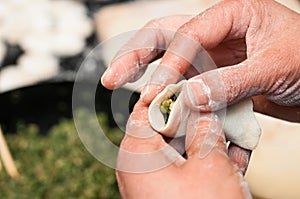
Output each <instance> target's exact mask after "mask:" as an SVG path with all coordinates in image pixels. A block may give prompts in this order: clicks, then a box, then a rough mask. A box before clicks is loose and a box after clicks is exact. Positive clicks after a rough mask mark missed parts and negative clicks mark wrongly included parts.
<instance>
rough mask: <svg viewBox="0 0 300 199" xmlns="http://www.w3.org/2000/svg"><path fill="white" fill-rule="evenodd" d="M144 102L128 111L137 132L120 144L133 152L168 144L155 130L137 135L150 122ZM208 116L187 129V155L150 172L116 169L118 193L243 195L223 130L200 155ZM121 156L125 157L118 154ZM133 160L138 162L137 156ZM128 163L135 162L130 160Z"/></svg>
mask: <svg viewBox="0 0 300 199" xmlns="http://www.w3.org/2000/svg"><path fill="white" fill-rule="evenodd" d="M147 109H148V107H147V105H146V104H144V103H143V102H141V101H140V102H138V104H137V105H136V106H135V108H134V111H133V113H132V114H131V117H130V119H129V120H130V121H132V120H134V121H135V122H136V123H137V124H140V125H141V126H136V132H132V131H131V132H130V134H126V135H125V137H124V139H123V141H122V144H121V148H122V149H123V150H126V151H128V152H133V153H149V152H152V151H157V150H159V149H160V148H162V147H164V146H165V145H167V143H166V142H165V141H164V139H163V138H162V136H161V135H160V134H158V133H157V132H154V131H153V132H149V134H150V135H152V133H154V136H150V137H149V138H139V136H138V135H139V134H138V133H139V129H141V128H144V127H145V126H146V125H150V124H149V122H148V118H147ZM211 122H213V121H210V120H206V121H202V122H199V123H197V130H196V132H195V131H193V130H188V132H187V138H186V152H187V159H186V160H184V161H182V162H181V161H177V162H174V163H173V164H171V165H169V166H167V167H165V168H161V169H159V168H158V170H156V171H152V172H147V173H146V172H145V173H140V174H135V173H133V172H134V171H132V172H122V171H119V170H117V178H118V183H119V189H120V193H121V195H122V197H123V198H130V199H133V198H137V199H139V198H175V199H176V198H191V199H192V198H230V199H234V198H239V199H240V198H245V196H246V193H247V192H246V190H245V189H244V187H243V185H242V183H243V179H242V177H241V176H242V173H241V172H240V171H239V169H238V167H237V166H234V163H233V162H232V161H231V160H230V159H229V157H228V156H227V150H226V145H225V142H224V139H225V138H224V134H222V136H220V137H219V140H218V142H217V144H216V146H215V147H214V148H213V150H212V151H211V153H210V154H209V155H208V156H206V157H205V158H204V159H200V158H199V157H198V154H199V152H200V150H201V149H200V147H199V146H201V143H202V142H203V140H204V137H205V135H206V134H207V133H208V129H209V128H207V127H209V126H210V125H211ZM118 158H119V162H121V161H120V159H123V158H126V157H123V156H122V155H120V156H119V157H118ZM135 163H138V160H136V162H135ZM129 164H134V162H132V161H131V162H130V163H129Z"/></svg>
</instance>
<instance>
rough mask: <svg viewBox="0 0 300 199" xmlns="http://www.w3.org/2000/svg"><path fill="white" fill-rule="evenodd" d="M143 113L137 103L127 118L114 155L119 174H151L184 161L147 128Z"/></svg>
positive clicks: (160, 137) (142, 105) (146, 120)
mask: <svg viewBox="0 0 300 199" xmlns="http://www.w3.org/2000/svg"><path fill="white" fill-rule="evenodd" d="M147 112H148V107H147V106H145V105H144V104H143V103H141V102H140V101H139V102H138V103H137V104H136V106H135V108H134V110H133V112H132V114H131V115H130V118H129V120H128V123H127V126H126V135H125V136H124V138H123V140H122V143H121V146H120V150H119V155H118V161H117V169H118V170H119V171H124V172H130V173H144V172H151V171H155V170H159V169H162V168H165V167H167V166H179V165H181V164H183V162H184V161H185V160H184V158H183V157H182V156H181V155H180V154H179V153H178V152H177V151H176V150H175V149H174V148H173V147H171V146H170V145H168V144H167V143H166V142H165V141H164V139H163V137H162V136H161V135H160V134H158V133H157V132H155V131H154V130H153V129H152V128H151V127H150V124H149V121H148V118H147V115H148V114H147Z"/></svg>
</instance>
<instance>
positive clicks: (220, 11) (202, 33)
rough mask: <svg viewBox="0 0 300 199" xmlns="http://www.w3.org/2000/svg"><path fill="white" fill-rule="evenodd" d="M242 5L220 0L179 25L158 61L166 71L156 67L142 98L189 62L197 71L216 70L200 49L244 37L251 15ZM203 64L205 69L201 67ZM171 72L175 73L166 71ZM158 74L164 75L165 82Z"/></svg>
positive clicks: (146, 99)
mask: <svg viewBox="0 0 300 199" xmlns="http://www.w3.org/2000/svg"><path fill="white" fill-rule="evenodd" d="M244 7H245V5H244V4H243V3H242V1H222V2H221V3H219V4H216V5H215V6H213V7H211V8H210V9H208V10H206V11H204V12H203V13H201V14H199V15H197V16H196V17H194V18H192V19H191V20H190V21H188V22H187V23H185V24H184V25H182V26H181V27H180V28H179V29H178V30H177V32H176V34H175V36H174V38H173V40H172V42H171V43H170V45H169V48H168V50H167V51H166V53H165V54H164V56H163V58H162V60H161V63H160V65H161V67H162V68H166V69H167V70H165V69H159V68H158V69H157V70H156V71H155V72H154V74H153V75H152V78H151V80H150V81H149V83H148V86H147V87H145V88H144V89H143V91H142V99H143V101H144V102H145V103H150V102H151V101H152V99H153V98H154V97H155V96H156V94H157V93H158V92H159V91H161V90H162V89H163V88H164V86H165V85H166V84H170V83H175V82H176V81H177V80H178V77H180V75H181V76H182V75H184V74H185V73H186V72H187V71H188V69H189V67H190V66H191V65H193V66H194V67H200V71H199V72H200V73H201V72H203V71H207V70H211V69H215V68H214V67H213V66H205V65H206V64H207V63H205V62H204V63H203V61H202V59H203V55H202V54H201V52H199V51H202V50H203V49H205V50H210V49H213V48H215V47H216V46H218V45H219V44H220V43H222V42H223V41H226V39H232V38H243V37H244V36H245V34H246V32H247V27H248V26H247V24H249V23H250V16H251V15H250V14H249V9H248V10H247V9H244ZM241 19H242V22H241ZM199 65H200V66H199ZM203 67H206V68H205V69H204V70H203ZM170 71H175V72H173V73H172V74H169V73H170ZM178 73H179V74H180V75H178ZM173 74H176V75H173ZM159 76H164V77H166V79H164V82H161V81H160V79H159ZM157 90H158V91H157Z"/></svg>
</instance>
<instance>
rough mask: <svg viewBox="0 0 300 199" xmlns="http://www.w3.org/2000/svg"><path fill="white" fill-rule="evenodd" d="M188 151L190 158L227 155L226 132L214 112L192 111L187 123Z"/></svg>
mask: <svg viewBox="0 0 300 199" xmlns="http://www.w3.org/2000/svg"><path fill="white" fill-rule="evenodd" d="M186 153H187V156H188V158H192V157H198V158H200V159H203V158H205V157H206V156H207V155H209V154H218V155H219V154H220V153H223V154H225V155H226V140H225V136H224V132H223V129H222V125H221V124H220V122H219V120H218V117H217V116H216V115H215V114H214V113H204V114H203V113H201V115H199V113H198V112H192V113H191V115H190V118H189V121H188V124H187V133H186Z"/></svg>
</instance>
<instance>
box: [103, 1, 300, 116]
mask: <svg viewBox="0 0 300 199" xmlns="http://www.w3.org/2000/svg"><path fill="white" fill-rule="evenodd" d="M299 21H300V16H299V14H298V13H296V12H293V11H292V10H290V9H288V8H286V7H284V6H282V5H281V4H279V3H277V2H275V1H273V0H226V1H222V2H220V3H219V4H217V5H215V6H213V7H211V8H209V9H208V10H206V11H205V12H203V13H200V14H199V15H197V16H170V17H164V18H161V19H156V20H153V21H151V22H149V23H147V24H146V25H145V27H144V28H143V29H141V30H140V31H139V32H138V33H137V35H136V36H135V37H134V38H133V39H132V40H131V41H129V42H128V44H127V46H130V45H132V46H134V47H136V49H137V50H135V51H133V52H130V53H127V54H125V55H124V56H119V57H117V59H115V60H114V61H113V62H112V64H111V66H110V67H109V69H108V70H107V71H106V73H105V74H104V76H103V77H102V83H103V85H104V86H105V87H107V88H109V89H115V88H118V87H120V86H122V85H123V84H125V83H126V82H128V81H131V80H133V79H134V78H135V75H134V73H133V74H131V75H128V76H127V77H126V78H122V79H120V78H119V77H118V76H115V75H114V74H116V72H118V73H119V74H123V75H124V76H126V74H128V71H132V69H133V67H136V63H144V64H146V63H150V62H152V61H154V60H155V59H157V58H159V57H161V56H163V57H162V61H161V67H158V68H157V70H156V72H155V73H154V75H152V78H151V80H150V83H149V85H150V86H149V87H146V88H144V90H143V93H142V99H143V101H144V102H145V103H150V102H151V101H152V99H153V98H154V97H155V96H156V95H157V94H158V93H159V92H160V91H161V90H162V89H163V88H164V87H165V86H166V84H169V83H175V82H176V81H177V78H178V76H176V75H172V74H168V75H166V77H167V79H165V80H164V84H163V85H159V86H158V84H159V80H158V79H156V78H157V77H158V74H160V75H161V74H162V73H163V72H164V69H162V68H163V67H170V68H172V70H175V71H178V72H179V73H181V74H186V73H187V72H188V71H189V67H190V63H189V62H187V61H185V60H184V59H182V58H180V57H177V56H176V55H174V54H172V52H171V50H168V51H167V52H162V51H161V50H153V51H149V50H145V49H141V48H143V45H145V44H147V45H148V46H149V45H151V46H152V47H153V48H154V49H155V48H156V47H157V48H158V47H160V46H169V49H172V50H174V49H177V48H180V47H181V46H178V45H179V44H181V42H180V40H181V38H182V35H184V36H186V37H188V38H191V39H193V40H194V41H196V42H198V43H200V44H201V45H202V46H203V47H204V48H205V49H206V50H207V51H208V52H209V54H210V55H211V57H212V58H213V60H214V61H215V63H216V64H217V66H218V67H220V68H219V69H218V73H219V74H220V75H221V77H222V82H223V84H224V88H225V93H226V101H227V103H228V104H230V103H233V102H236V101H238V100H241V99H242V98H245V97H249V96H257V95H261V97H259V98H254V103H255V109H256V110H257V111H258V112H262V113H265V114H269V115H272V116H275V117H278V118H283V119H286V120H291V121H298V122H299V121H300V114H299V112H300V108H299V105H300V104H299V103H300V99H299V92H300V82H299V79H300V57H299V56H295V55H298V54H300V48H299V45H300V39H299V37H298V34H299V32H300V26H299V25H298V24H299ZM147 29H154V30H155V29H157V30H158V31H156V32H155V31H154V33H153V31H152V33H153V34H151V35H145V34H146V33H147V31H146V30H147ZM159 29H166V30H172V31H176V32H177V33H176V34H175V37H173V35H169V34H166V35H165V34H164V32H163V31H159ZM145 32H146V33H145ZM139 44H141V46H139ZM139 49H141V50H139ZM120 52H124V51H123V50H120ZM224 66H226V67H224ZM192 75H196V74H193V73H192ZM206 75H207V73H203V74H201V75H199V76H197V77H194V78H196V79H197V78H199V79H202V80H204V82H205V81H207V80H206ZM190 76H191V75H190V74H189V77H190ZM115 83H116V84H115ZM193 88H194V90H195V93H201V92H200V91H199V89H200V88H198V87H197V86H194V87H193ZM215 89H216V88H211V90H212V92H213V91H214V90H215ZM200 90H201V89H200ZM197 91H198V92H197ZM197 100H198V103H199V104H201V103H205V102H206V101H205V100H207V99H206V98H205V97H204V98H203V97H202V98H201V97H199V98H198V99H197ZM203 100H204V101H203ZM256 101H257V102H256ZM274 107H275V109H276V111H274ZM291 107H293V108H291ZM286 113H288V114H286Z"/></svg>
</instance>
